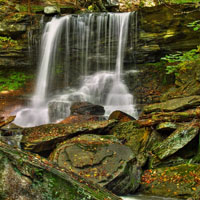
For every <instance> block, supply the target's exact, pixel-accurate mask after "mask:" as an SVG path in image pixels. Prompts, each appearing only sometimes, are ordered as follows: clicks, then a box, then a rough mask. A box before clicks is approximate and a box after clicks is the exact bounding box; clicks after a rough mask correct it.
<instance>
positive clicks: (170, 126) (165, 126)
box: [156, 122, 177, 133]
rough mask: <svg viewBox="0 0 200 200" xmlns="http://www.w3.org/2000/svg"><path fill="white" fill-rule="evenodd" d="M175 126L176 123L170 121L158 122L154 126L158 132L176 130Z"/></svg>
mask: <svg viewBox="0 0 200 200" xmlns="http://www.w3.org/2000/svg"><path fill="white" fill-rule="evenodd" d="M176 128H177V124H175V123H172V122H163V123H160V124H158V125H157V126H156V130H157V131H159V132H161V133H162V132H164V133H165V132H172V131H174V130H176Z"/></svg>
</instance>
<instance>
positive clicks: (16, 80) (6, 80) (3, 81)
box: [0, 71, 33, 91]
mask: <svg viewBox="0 0 200 200" xmlns="http://www.w3.org/2000/svg"><path fill="white" fill-rule="evenodd" d="M32 77H33V76H32V75H25V73H23V72H16V71H11V72H9V73H8V74H4V73H3V72H2V71H0V91H3V90H17V89H19V88H22V87H23V86H24V85H25V82H26V81H27V80H28V79H30V78H32Z"/></svg>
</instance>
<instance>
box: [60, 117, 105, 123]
mask: <svg viewBox="0 0 200 200" xmlns="http://www.w3.org/2000/svg"><path fill="white" fill-rule="evenodd" d="M103 120H106V118H105V117H103V116H102V115H101V116H99V115H70V116H69V117H67V118H65V119H64V120H62V121H61V122H59V124H73V123H83V122H93V121H103Z"/></svg>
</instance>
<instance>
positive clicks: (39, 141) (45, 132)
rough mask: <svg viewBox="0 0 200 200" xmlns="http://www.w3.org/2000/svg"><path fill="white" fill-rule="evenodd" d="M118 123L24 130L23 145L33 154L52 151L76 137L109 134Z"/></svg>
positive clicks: (66, 125)
mask: <svg viewBox="0 0 200 200" xmlns="http://www.w3.org/2000/svg"><path fill="white" fill-rule="evenodd" d="M116 123H117V122H116V121H114V120H108V121H99V122H98V121H97V122H87V123H74V124H46V125H41V126H37V127H33V128H24V129H23V132H22V134H23V138H22V141H21V143H22V145H23V146H24V149H26V150H31V151H33V152H41V151H46V150H52V149H53V148H55V146H56V145H57V144H58V143H60V142H62V141H64V140H66V139H68V138H72V137H74V136H77V135H79V134H83V133H84V134H86V133H95V134H107V133H108V132H109V131H110V130H111V129H112V128H113V126H114V125H115V124H116Z"/></svg>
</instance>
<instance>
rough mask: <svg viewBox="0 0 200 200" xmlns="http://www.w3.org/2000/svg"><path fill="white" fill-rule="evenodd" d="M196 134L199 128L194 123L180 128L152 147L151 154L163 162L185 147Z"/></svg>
mask: <svg viewBox="0 0 200 200" xmlns="http://www.w3.org/2000/svg"><path fill="white" fill-rule="evenodd" d="M198 133H199V127H198V125H197V124H196V125H195V123H188V124H186V125H184V126H180V127H178V128H177V129H176V130H175V131H174V132H173V133H172V134H171V135H170V136H169V137H167V138H166V139H165V140H164V141H163V142H161V143H159V144H157V145H156V146H154V147H153V153H155V155H156V156H157V157H158V158H159V159H161V160H163V159H165V158H167V157H169V156H171V155H173V154H174V153H175V152H177V151H178V150H180V149H182V148H183V147H184V146H186V145H187V144H188V143H189V142H190V141H191V140H192V139H194V138H195V136H197V134H198Z"/></svg>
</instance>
